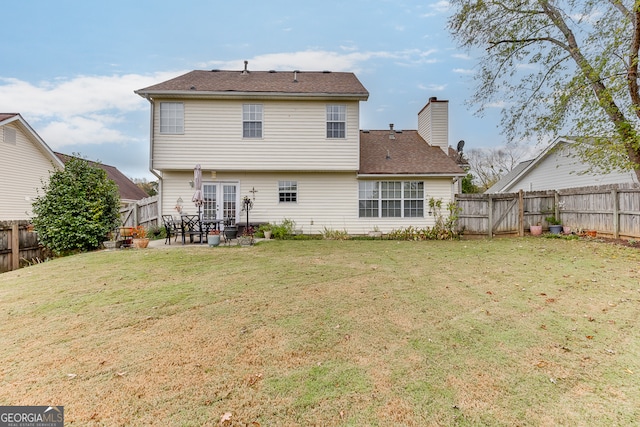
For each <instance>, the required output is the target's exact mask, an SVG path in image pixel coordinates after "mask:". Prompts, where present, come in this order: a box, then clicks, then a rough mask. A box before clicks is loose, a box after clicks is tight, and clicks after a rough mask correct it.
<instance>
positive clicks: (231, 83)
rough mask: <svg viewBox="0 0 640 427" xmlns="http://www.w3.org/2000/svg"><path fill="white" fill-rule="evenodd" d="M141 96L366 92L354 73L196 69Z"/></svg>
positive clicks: (353, 94)
mask: <svg viewBox="0 0 640 427" xmlns="http://www.w3.org/2000/svg"><path fill="white" fill-rule="evenodd" d="M135 93H137V94H138V95H140V96H143V97H146V96H154V95H156V96H157V95H180V96H183V97H184V96H194V97H198V96H246V95H247V94H254V95H255V94H263V95H271V96H294V95H295V96H316V97H317V96H332V97H336V96H337V97H345V98H355V99H358V100H366V99H367V98H368V97H369V92H367V90H366V89H365V88H364V86H363V85H362V83H360V81H359V80H358V78H357V77H356V76H355V74H353V73H345V72H330V71H320V72H316V71H221V70H211V71H205V70H195V71H191V72H189V73H187V74H184V75H182V76H179V77H176V78H174V79H171V80H167V81H165V82H162V83H159V84H156V85H153V86H149V87H146V88H144V89H139V90H136V91H135Z"/></svg>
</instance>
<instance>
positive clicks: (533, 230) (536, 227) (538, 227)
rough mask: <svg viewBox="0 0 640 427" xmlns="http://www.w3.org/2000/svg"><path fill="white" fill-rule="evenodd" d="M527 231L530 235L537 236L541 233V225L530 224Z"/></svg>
mask: <svg viewBox="0 0 640 427" xmlns="http://www.w3.org/2000/svg"><path fill="white" fill-rule="evenodd" d="M529 231H530V232H531V235H532V236H539V235H541V234H542V226H541V225H532V226H530V227H529Z"/></svg>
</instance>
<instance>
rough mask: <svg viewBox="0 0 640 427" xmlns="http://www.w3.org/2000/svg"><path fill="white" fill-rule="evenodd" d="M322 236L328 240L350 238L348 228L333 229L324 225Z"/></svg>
mask: <svg viewBox="0 0 640 427" xmlns="http://www.w3.org/2000/svg"><path fill="white" fill-rule="evenodd" d="M322 237H323V238H325V239H327V240H349V233H348V232H347V230H333V229H330V228H327V227H324V228H323V230H322Z"/></svg>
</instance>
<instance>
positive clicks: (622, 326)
mask: <svg viewBox="0 0 640 427" xmlns="http://www.w3.org/2000/svg"><path fill="white" fill-rule="evenodd" d="M639 314H640V251H638V250H637V249H633V248H626V247H620V246H613V245H610V244H605V243H598V242H590V241H567V240H559V239H544V238H523V239H500V240H498V239H495V240H492V241H489V240H478V241H454V242H395V241H274V242H268V243H264V244H261V245H258V246H256V247H252V248H239V247H233V248H223V247H219V248H208V247H186V248H174V249H164V248H162V249H147V250H129V251H114V252H108V251H103V252H95V253H90V254H83V255H77V256H72V257H67V258H61V259H57V260H54V261H52V262H48V263H44V264H41V265H37V266H34V267H30V268H26V269H22V270H18V271H14V272H10V273H5V274H2V275H0V381H1V383H0V402H1V403H2V404H3V405H49V404H52V405H64V406H65V421H66V425H81V426H92V425H95V426H97V425H105V426H117V425H122V426H137V425H140V426H142V425H163V426H203V425H210V426H217V425H234V426H235V425H237V426H245V425H248V426H309V425H323V426H331V425H338V426H342V425H345V426H391V425H394V426H395V425H398V426H402V425H404V426H430V425H442V426H456V425H459V426H476V425H490V426H500V425H504V426H515V425H520V426H555V425H566V426H580V425H584V426H591V425H606V426H614V425H621V426H622V425H625V426H626V425H632V424H635V423H637V422H638V420H639V419H640V388H639V387H638V384H639V382H640V379H639V378H638V377H639V375H640V333H639V332H638V326H637V322H638V318H639ZM221 419H228V421H222V422H221Z"/></svg>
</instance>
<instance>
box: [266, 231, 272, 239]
mask: <svg viewBox="0 0 640 427" xmlns="http://www.w3.org/2000/svg"><path fill="white" fill-rule="evenodd" d="M264 238H265V239H270V238H271V230H266V231H265V232H264Z"/></svg>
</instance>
